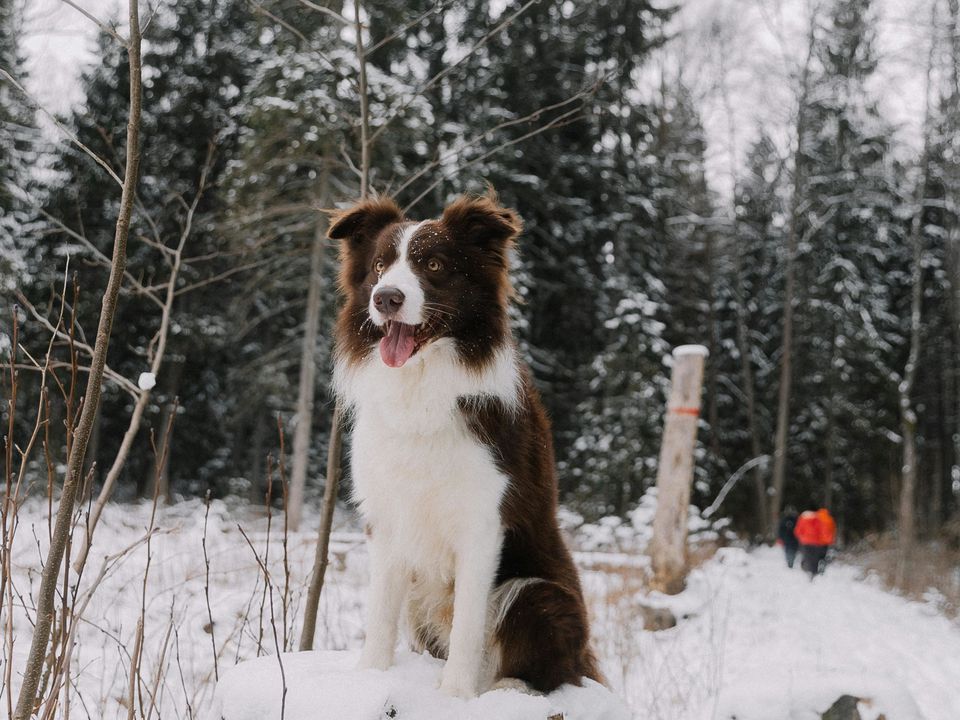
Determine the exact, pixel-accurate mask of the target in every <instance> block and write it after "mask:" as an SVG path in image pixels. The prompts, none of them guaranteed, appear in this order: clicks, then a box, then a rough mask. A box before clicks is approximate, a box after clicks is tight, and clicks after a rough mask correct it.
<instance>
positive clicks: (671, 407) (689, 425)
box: [650, 345, 707, 594]
mask: <svg viewBox="0 0 960 720" xmlns="http://www.w3.org/2000/svg"><path fill="white" fill-rule="evenodd" d="M706 357H707V349H706V348H705V347H703V346H702V345H681V346H680V347H678V348H676V349H675V350H674V351H673V375H672V377H671V380H670V383H671V387H670V400H669V401H668V403H667V415H666V420H665V421H664V428H663V442H662V444H661V446H660V463H659V466H658V467H657V512H656V514H655V515H654V518H653V538H652V539H651V541H650V559H651V560H652V562H653V573H654V578H653V586H654V587H655V588H656V589H658V590H661V591H662V592H666V593H671V594H673V593H678V592H680V591H681V590H683V586H684V577H685V574H686V564H687V512H688V510H687V508H688V507H689V505H690V485H691V483H692V482H693V450H694V446H695V445H696V442H697V420H698V418H699V417H700V388H701V386H702V385H703V365H704V360H705V359H706Z"/></svg>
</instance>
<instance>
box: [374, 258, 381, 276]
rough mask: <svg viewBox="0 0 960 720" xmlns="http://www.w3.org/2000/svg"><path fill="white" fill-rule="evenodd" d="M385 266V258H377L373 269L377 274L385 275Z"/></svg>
mask: <svg viewBox="0 0 960 720" xmlns="http://www.w3.org/2000/svg"><path fill="white" fill-rule="evenodd" d="M383 268H384V265H383V260H377V261H376V262H375V263H374V264H373V271H374V272H375V273H376V274H377V275H383Z"/></svg>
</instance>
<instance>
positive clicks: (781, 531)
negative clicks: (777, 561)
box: [777, 507, 800, 568]
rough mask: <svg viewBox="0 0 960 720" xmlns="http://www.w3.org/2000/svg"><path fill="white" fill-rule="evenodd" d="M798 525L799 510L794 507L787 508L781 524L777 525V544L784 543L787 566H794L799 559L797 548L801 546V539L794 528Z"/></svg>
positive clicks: (781, 517)
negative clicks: (795, 533) (794, 532)
mask: <svg viewBox="0 0 960 720" xmlns="http://www.w3.org/2000/svg"><path fill="white" fill-rule="evenodd" d="M796 526H797V511H796V510H794V509H793V508H789V507H788V508H786V509H785V510H784V511H783V514H782V515H781V516H780V524H779V525H778V526H777V544H778V545H783V554H784V555H785V556H786V558H787V567H788V568H792V567H793V563H794V561H795V560H796V559H797V550H798V549H799V548H800V541H799V540H797V536H796V535H794V534H793V529H794V528H795V527H796Z"/></svg>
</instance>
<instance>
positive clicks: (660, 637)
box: [3, 495, 960, 720]
mask: <svg viewBox="0 0 960 720" xmlns="http://www.w3.org/2000/svg"><path fill="white" fill-rule="evenodd" d="M204 511H205V508H204V505H203V503H201V502H198V501H189V502H182V503H179V504H176V505H173V506H172V507H169V508H161V510H160V512H159V513H158V520H157V525H158V527H159V528H160V531H161V532H160V533H159V534H157V535H155V536H154V537H153V539H152V547H151V569H150V575H149V578H148V582H147V594H146V613H145V624H144V628H145V640H144V657H143V660H142V676H143V678H144V681H143V682H144V693H145V694H147V693H148V692H152V688H153V687H154V683H158V685H157V687H158V694H157V705H158V708H159V713H160V717H163V718H201V719H205V718H211V717H214V716H215V713H216V709H215V708H217V707H218V705H217V703H219V704H221V705H222V707H220V709H221V710H224V711H225V712H228V713H232V712H235V711H238V712H240V713H241V714H239V715H237V716H236V718H234V717H233V716H231V715H229V714H228V715H227V716H226V717H227V720H242V718H245V717H257V718H269V717H279V715H277V712H278V708H279V699H280V695H279V693H277V692H276V688H277V684H278V681H277V679H276V675H277V674H279V663H278V662H277V659H276V649H275V648H276V646H279V647H281V649H283V650H284V653H285V654H283V655H282V656H281V657H282V660H283V664H284V672H285V674H286V675H287V685H288V689H289V691H288V695H287V706H286V708H285V712H284V717H285V720H325V719H326V718H327V717H338V718H344V720H350V719H351V718H362V719H364V720H366V718H371V720H372V719H374V718H376V719H378V720H379V718H384V717H389V715H383V714H382V711H384V710H389V707H390V705H391V704H392V705H393V706H394V707H395V708H396V709H397V710H398V712H397V718H399V719H400V720H406V718H424V719H425V720H432V718H437V719H438V720H440V719H442V720H448V719H450V718H459V717H465V718H472V717H494V718H498V719H499V718H513V717H517V718H526V717H537V718H538V720H541V719H542V720H546V718H547V717H548V716H549V715H548V714H545V711H547V710H550V709H551V708H558V709H564V712H565V713H566V715H565V720H577V719H578V718H595V717H608V718H611V719H614V718H621V717H628V716H624V715H622V714H617V713H618V712H619V710H617V709H616V708H617V707H618V706H617V705H616V703H615V702H612V701H610V698H609V696H607V695H605V694H603V693H602V692H601V691H600V689H598V688H595V687H594V688H586V689H585V690H584V689H581V690H577V689H574V688H568V689H565V690H563V691H561V692H560V694H558V695H553V696H551V697H550V698H542V697H539V698H538V697H530V696H526V695H519V694H517V693H516V692H515V691H506V690H501V691H496V692H493V693H491V694H488V695H485V696H483V697H481V698H479V699H477V700H472V701H469V702H464V701H460V700H453V699H449V698H446V697H444V696H442V695H440V694H439V693H437V692H436V691H435V689H434V687H435V684H436V680H437V677H438V673H439V671H440V667H441V664H440V663H439V661H436V660H433V659H430V658H425V657H419V656H415V655H412V654H409V653H401V654H400V655H399V664H398V666H397V667H396V668H394V669H393V670H391V671H389V672H387V673H376V672H373V671H369V672H364V673H359V672H355V671H353V670H352V669H351V668H352V667H353V665H354V658H355V655H354V653H355V652H356V651H357V650H358V649H359V648H360V646H361V644H362V641H363V597H364V589H365V587H366V572H367V570H366V552H365V548H364V544H363V542H364V541H363V535H362V533H361V532H360V531H359V527H358V526H357V525H356V524H355V522H354V521H353V519H352V516H351V515H350V512H349V510H347V509H343V508H342V509H339V510H338V514H337V519H338V520H337V522H338V523H339V527H338V529H337V531H336V532H335V534H334V538H333V542H332V544H331V566H330V569H329V571H328V574H327V581H326V585H325V588H324V592H323V597H322V601H321V608H320V615H319V618H318V623H317V635H316V641H315V647H316V648H318V650H320V651H321V652H318V653H313V654H301V653H293V654H291V653H290V652H289V651H291V650H292V649H293V648H295V647H296V645H297V643H298V641H299V634H300V626H301V617H302V609H303V603H304V598H305V589H306V583H307V581H308V579H309V570H310V564H311V561H312V558H313V553H314V546H313V541H314V538H315V535H314V532H315V531H313V530H311V529H310V528H311V527H312V526H315V522H312V521H311V518H314V514H313V512H308V513H307V514H306V521H305V523H304V526H305V529H304V530H301V531H299V532H290V533H288V535H287V542H286V552H284V549H283V543H284V533H283V528H282V522H281V519H280V517H279V516H277V515H276V514H275V515H274V517H273V519H272V529H271V531H270V532H269V533H268V532H267V520H266V517H265V514H264V510H263V508H257V507H255V506H248V505H243V504H230V505H228V504H226V503H223V502H219V501H214V502H213V503H212V504H211V508H210V515H209V521H208V523H207V530H206V551H207V555H208V557H209V561H210V568H209V581H207V579H206V576H207V572H206V568H205V563H204V555H203V550H204V545H203V539H204ZM654 511H655V497H654V496H652V495H648V496H645V498H644V500H643V502H642V503H641V504H640V506H639V507H638V508H636V509H635V510H634V512H633V513H632V515H631V518H630V520H629V521H626V522H624V521H614V520H611V519H606V520H602V521H600V522H598V523H590V524H585V523H583V521H582V519H579V518H578V516H576V514H575V513H571V512H569V511H565V512H564V513H563V514H564V518H565V524H566V525H567V526H573V537H574V538H575V545H576V547H577V549H578V552H576V553H575V557H576V560H577V562H578V564H579V565H580V568H581V575H582V578H583V583H584V590H585V592H586V595H587V601H588V606H589V608H590V614H591V622H592V633H593V641H594V645H595V648H596V650H597V654H598V657H599V658H600V661H601V668H602V671H603V673H604V675H605V676H606V678H607V681H608V683H609V686H610V689H611V690H612V691H613V693H614V694H615V695H616V696H617V697H619V698H622V700H623V701H624V702H625V703H626V705H627V706H628V707H629V711H630V715H629V716H632V717H636V718H644V720H658V719H659V720H731V719H732V718H734V717H736V718H737V719H738V720H788V719H789V720H806V719H807V718H809V719H810V720H814V719H815V718H818V717H819V714H818V713H821V712H822V711H823V710H825V709H826V708H827V707H829V705H831V704H832V703H833V702H834V701H835V700H836V699H837V698H838V697H839V696H840V695H842V694H845V693H849V694H852V695H856V696H858V697H864V698H868V699H869V700H870V705H869V706H867V705H866V704H862V707H861V714H862V715H863V717H864V718H865V719H871V720H875V719H876V717H877V716H878V715H879V714H880V713H883V714H884V715H885V716H886V718H887V720H914V719H915V720H956V719H957V718H958V717H960V691H958V690H957V688H958V686H960V624H958V623H957V622H956V621H952V620H949V619H947V618H945V617H944V616H943V615H941V614H939V613H938V612H937V610H936V598H935V597H933V596H932V595H931V596H930V599H929V600H928V601H927V602H912V601H908V600H906V599H904V598H901V597H898V596H895V595H892V594H889V593H887V592H885V591H884V590H883V589H882V588H881V587H880V586H879V584H878V583H876V582H874V581H873V580H871V579H870V578H869V577H867V578H864V577H863V573H862V571H861V570H859V569H858V568H857V567H855V566H853V565H847V564H842V563H837V562H835V563H833V564H831V565H830V566H829V567H828V568H827V572H826V574H825V575H824V576H823V577H819V578H817V579H816V581H814V582H812V583H811V582H810V581H809V580H808V579H807V577H806V576H805V575H804V574H803V573H802V572H801V571H800V570H799V569H795V570H788V569H787V568H786V566H785V564H784V562H783V559H782V554H781V553H780V552H779V551H777V550H776V549H760V550H756V551H753V552H747V551H746V550H744V549H742V548H738V547H726V548H721V549H720V550H719V551H718V552H717V553H716V554H715V555H714V556H713V557H712V558H711V559H708V560H706V561H705V562H704V563H703V564H702V565H700V566H699V567H698V568H697V569H695V570H694V571H693V572H692V573H691V575H690V577H689V581H688V586H687V589H686V590H685V591H684V592H683V593H681V594H680V595H677V596H672V597H671V596H666V595H661V594H656V593H649V592H647V591H646V590H645V578H646V573H647V572H648V563H647V562H646V556H645V555H644V554H643V547H644V546H645V544H646V539H647V537H648V534H647V532H648V530H649V517H651V516H652V513H653V512H654ZM149 515H150V506H149V505H148V504H138V505H109V506H108V507H107V508H106V511H105V513H104V515H103V519H102V521H101V525H100V527H99V528H98V530H97V535H96V537H95V545H94V549H93V551H92V552H91V555H90V561H89V564H88V567H87V570H86V572H85V573H84V575H83V578H82V579H81V586H80V597H81V598H82V597H83V594H84V592H85V590H86V588H87V587H89V585H90V583H91V582H92V581H93V580H94V579H95V577H96V576H97V574H98V572H99V570H100V568H101V566H102V564H103V558H104V557H105V556H107V555H111V554H115V553H121V551H122V550H123V548H128V547H130V546H132V545H133V544H134V543H135V542H136V541H137V540H139V539H141V538H142V536H143V534H144V531H145V528H146V527H147V526H148V524H149ZM82 523H83V518H82V515H81V516H80V526H81V527H82ZM691 524H692V525H691V527H692V528H693V529H694V530H695V531H696V535H695V537H696V538H698V539H697V543H696V544H695V545H694V551H695V553H697V554H699V553H700V552H701V550H703V549H704V548H705V547H706V546H707V545H708V543H707V542H706V538H707V537H709V536H710V535H711V534H713V535H714V536H715V535H716V534H724V533H725V531H724V530H723V529H722V527H719V528H718V525H720V524H714V525H710V524H709V523H706V522H705V521H703V520H702V518H699V516H698V515H697V514H696V513H695V512H693V513H691ZM241 526H242V528H243V531H244V533H245V534H246V536H247V537H248V538H249V539H250V543H251V544H252V548H251V546H250V545H248V544H247V541H246V539H245V538H244V536H243V535H241V533H240V529H239V528H240V527H241ZM47 538H48V525H47V520H46V502H45V501H43V502H28V503H26V504H25V505H23V506H21V508H20V511H19V528H18V531H17V538H16V547H15V550H14V552H13V555H12V559H13V563H12V564H13V567H12V570H13V573H12V577H13V581H14V588H13V589H14V597H15V598H20V597H22V598H23V600H24V601H25V603H26V606H27V609H26V611H24V610H23V607H22V605H21V603H20V602H19V601H17V602H16V612H14V614H13V617H12V620H13V630H14V641H15V644H14V663H13V668H14V685H17V683H18V678H17V673H18V672H19V671H20V668H22V667H23V662H24V658H25V655H26V652H27V650H28V647H29V637H30V628H31V626H30V619H31V618H32V614H33V607H34V602H35V593H36V590H37V586H38V584H39V583H38V580H37V578H38V570H39V566H40V562H39V557H40V554H41V553H42V552H45V547H46V544H47ZM268 540H269V548H268V547H267V542H268ZM581 543H583V544H581ZM254 550H255V551H256V553H257V555H258V556H259V558H260V559H261V560H262V561H263V562H264V564H265V566H266V567H267V568H268V569H269V572H270V577H271V585H270V588H269V590H268V588H265V587H264V579H263V573H262V571H261V569H260V566H259V563H258V560H257V558H256V557H254ZM146 553H147V548H146V546H145V544H143V543H141V544H139V545H136V546H135V547H133V548H132V549H131V550H129V551H128V552H126V553H122V555H121V556H120V557H119V558H118V559H117V560H115V561H114V562H113V563H112V564H111V565H110V568H109V571H108V572H107V573H106V575H105V577H104V579H103V581H102V582H101V583H100V587H99V589H98V591H97V592H96V593H95V594H94V595H93V598H92V600H91V602H90V604H89V606H88V608H87V610H86V612H85V613H84V615H83V621H82V622H81V623H80V625H79V626H78V632H77V641H76V642H77V644H76V650H75V655H74V659H73V666H72V667H73V673H72V688H71V689H72V691H73V692H74V693H75V696H74V702H73V706H72V707H73V712H72V714H73V715H75V716H77V717H85V716H86V715H85V713H84V712H83V711H80V714H79V715H77V711H78V710H79V709H80V708H81V707H82V706H84V705H85V706H86V707H87V708H88V709H89V710H90V712H91V713H92V716H93V717H98V718H104V719H110V720H112V719H113V718H125V717H127V708H126V707H125V705H124V702H125V701H124V700H123V698H125V697H127V682H128V678H129V667H128V663H127V658H128V657H129V655H128V653H129V652H130V649H131V648H132V647H133V638H134V636H135V633H136V627H137V622H138V619H139V616H140V604H141V597H142V596H141V587H142V582H143V571H144V566H145V563H146ZM285 560H286V566H287V567H288V568H289V575H287V574H286V572H285V567H284V566H285ZM71 577H72V581H73V580H74V579H75V576H71ZM287 577H289V580H287ZM205 585H208V586H209V595H210V608H211V609H210V613H211V616H212V618H213V627H212V628H210V626H209V620H208V614H207V605H206V601H205ZM271 590H272V595H273V605H274V614H275V618H276V620H275V623H273V622H271V611H270V594H271V592H270V591H271ZM284 597H286V602H284ZM643 606H646V607H647V608H669V609H670V610H671V611H672V612H673V614H674V615H675V616H676V618H677V625H676V627H673V628H670V629H668V630H661V631H659V632H653V631H648V630H645V629H644V627H643V625H644V611H643ZM4 612H6V606H5V607H4ZM3 620H4V622H5V620H6V618H5V617H4V618H3ZM274 627H275V628H276V633H277V639H276V641H275V639H274ZM211 630H212V634H211ZM214 647H216V652H217V658H218V672H219V677H220V678H221V685H220V687H219V689H217V691H216V693H214V687H215V685H216V679H215V673H214V667H213V648H214ZM334 651H336V652H334ZM234 666H237V668H236V669H233V668H234ZM157 678H160V679H159V680H157ZM321 695H322V697H323V700H322V701H321V700H319V699H318V698H320V697H321ZM388 698H389V704H387V705H386V706H385V705H384V703H385V701H386V700H387V699H388ZM601 698H602V699H601ZM81 701H82V702H81ZM584 703H585V704H586V707H587V709H589V710H590V711H596V710H599V709H600V708H601V707H602V708H605V709H606V710H605V712H607V713H608V714H607V715H602V714H601V715H598V714H596V712H594V714H586V715H584V714H582V712H581V710H580V709H579V708H581V707H582V706H583V704H584ZM237 706H239V708H238V707H237ZM561 706H562V708H561ZM298 708H300V710H298ZM321 708H324V709H323V713H326V714H321ZM331 708H339V710H338V712H339V714H338V715H333V714H329V713H328V710H329V711H330V712H332V710H330V709H331ZM350 708H353V709H355V711H356V714H352V712H353V711H349V712H348V710H349V709H350ZM371 709H372V710H371ZM400 710H403V712H404V714H402V715H401V714H400V712H399V711H400ZM301 711H302V712H301ZM371 712H372V713H373V714H371ZM242 713H247V714H246V715H244V714H242ZM271 713H273V715H271ZM304 713H307V714H304ZM364 713H366V714H364ZM484 713H486V714H485V715H484ZM511 713H514V714H511ZM530 713H535V714H530ZM578 713H579V714H578Z"/></svg>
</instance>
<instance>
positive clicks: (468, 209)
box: [441, 191, 523, 253]
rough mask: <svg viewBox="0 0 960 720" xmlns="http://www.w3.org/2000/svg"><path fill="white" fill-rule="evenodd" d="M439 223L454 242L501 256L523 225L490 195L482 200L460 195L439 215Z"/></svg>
mask: <svg viewBox="0 0 960 720" xmlns="http://www.w3.org/2000/svg"><path fill="white" fill-rule="evenodd" d="M441 221H442V222H443V224H444V225H445V226H446V228H447V231H448V232H449V233H450V237H452V238H453V239H454V240H456V241H457V242H469V243H474V244H477V245H480V246H482V247H484V248H485V249H489V250H493V251H495V252H498V253H502V252H503V251H504V250H506V248H507V246H508V245H509V243H510V242H511V241H512V240H513V239H514V238H516V237H517V235H519V234H520V231H521V230H522V229H523V221H521V220H520V216H519V215H517V214H516V213H515V212H514V211H513V210H510V209H509V208H505V207H503V206H502V205H501V204H500V203H499V201H498V200H497V196H496V194H495V193H494V192H493V191H490V192H488V193H487V194H486V195H483V196H479V197H477V196H469V195H463V196H461V197H459V198H457V199H456V200H454V201H453V202H452V203H451V204H450V205H448V206H447V207H446V209H445V210H444V211H443V217H442V218H441Z"/></svg>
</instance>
